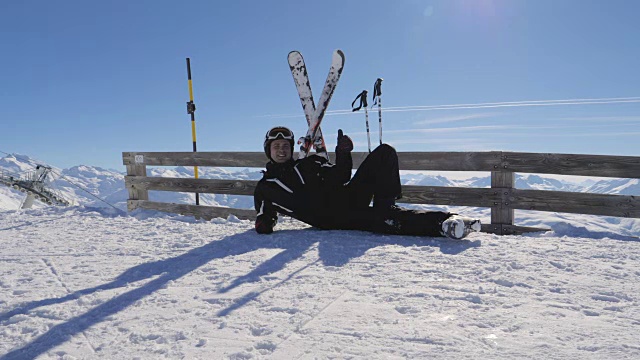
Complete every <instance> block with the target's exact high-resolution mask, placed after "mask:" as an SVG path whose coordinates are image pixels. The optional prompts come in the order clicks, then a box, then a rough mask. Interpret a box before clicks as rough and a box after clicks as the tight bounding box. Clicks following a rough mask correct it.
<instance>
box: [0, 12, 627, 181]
mask: <svg viewBox="0 0 640 360" xmlns="http://www.w3.org/2000/svg"><path fill="white" fill-rule="evenodd" d="M639 13H640V2H637V1H622V0H616V1H590V0H563V1H551V0H535V1H534V0H529V1H524V0H476V1H473V0H466V1H463V0H440V1H436V0H424V1H422V0H413V1H412V0H397V1H376V0H368V1H355V0H341V1H302V0H299V1H275V0H274V1H257V0H255V1H249V0H239V1H184V2H177V1H158V0H153V1H141V0H130V1H56V2H54V1H3V2H0V30H1V31H0V43H1V44H2V55H1V56H0V124H1V125H2V131H0V150H1V151H5V152H11V153H13V152H15V153H20V154H26V155H29V156H31V157H35V158H37V159H40V160H43V161H45V162H47V163H49V164H51V165H54V166H57V167H63V168H65V167H70V166H74V165H79V164H87V165H96V166H101V167H106V168H114V169H117V170H123V169H124V167H123V166H122V160H121V153H122V152H123V151H191V146H192V145H191V127H190V126H191V125H190V117H189V115H188V114H187V113H186V106H185V103H186V101H188V95H189V94H188V87H187V79H186V65H185V58H186V57H190V58H191V63H192V73H193V86H194V96H195V103H196V105H197V111H196V124H197V135H198V150H201V151H261V149H262V140H263V136H264V133H265V132H266V130H267V129H268V128H270V127H271V126H275V125H285V126H288V127H290V128H292V129H293V130H294V132H295V133H296V135H302V133H304V132H305V131H306V123H305V120H304V117H303V112H302V108H301V106H300V102H299V100H298V97H297V93H296V91H295V87H294V85H293V81H292V79H291V75H290V72H289V68H288V66H287V62H286V57H287V54H288V52H289V51H291V50H294V49H295V50H299V51H301V53H302V54H303V56H304V57H305V60H306V63H307V68H308V70H309V74H310V78H311V84H312V87H313V91H314V94H316V98H317V97H318V94H319V93H320V91H321V87H322V85H323V83H324V79H325V77H326V74H327V71H328V67H329V62H330V59H331V52H332V51H333V50H335V49H338V48H339V49H342V50H343V51H344V53H345V55H346V64H345V69H344V72H343V75H342V79H341V81H340V84H339V85H338V87H337V90H336V92H335V94H334V97H333V100H332V102H331V105H330V107H329V110H330V111H333V113H329V115H328V116H327V117H326V118H325V120H324V122H323V126H322V128H323V132H324V133H325V137H326V141H327V143H328V145H329V146H333V145H335V134H336V132H337V129H338V128H342V129H344V131H345V133H346V134H349V135H351V136H352V138H353V139H354V140H355V142H356V151H366V148H367V145H366V143H367V140H366V133H365V131H364V130H365V124H364V114H363V113H356V114H350V113H348V112H347V111H345V112H340V110H349V109H350V105H351V101H352V100H353V98H354V97H355V96H356V95H357V94H358V93H359V92H360V91H361V90H363V89H366V90H368V91H370V92H371V89H372V85H373V83H374V81H375V79H376V78H377V77H382V78H384V79H385V81H384V83H383V104H384V106H385V110H384V112H383V127H384V128H383V140H384V141H385V142H389V143H391V144H392V145H394V146H395V147H396V148H397V149H398V150H400V151H489V150H505V151H527V152H560V153H591V154H616V155H634V156H638V155H639V154H638V153H639V150H640V145H639V144H638V136H639V135H640V130H639V129H640V127H639V126H638V125H640V69H639V65H638V64H639V63H638V60H639V59H640V43H639V42H638V38H639V37H640V22H639V21H638V20H637V16H638V14H639ZM619 98H630V99H626V100H613V101H612V100H597V101H595V102H599V104H587V103H585V102H584V100H581V101H571V102H570V103H571V104H568V103H563V102H560V103H556V106H549V105H550V104H551V103H544V102H540V103H529V105H526V104H524V105H523V104H522V103H521V104H501V105H495V104H494V105H484V106H476V105H472V106H463V107H458V108H454V107H440V105H460V104H487V103H506V102H531V101H543V100H567V99H619ZM620 101H626V102H620ZM591 102H593V101H591ZM534 104H535V105H536V106H531V105H534ZM525 105H526V106H525ZM429 107H431V108H429ZM394 108H395V109H394ZM370 115H371V122H372V130H373V133H372V138H373V140H374V142H375V141H377V137H378V133H377V123H376V121H377V113H376V112H372V113H370Z"/></svg>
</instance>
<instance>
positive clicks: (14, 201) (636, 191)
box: [0, 155, 640, 210]
mask: <svg viewBox="0 0 640 360" xmlns="http://www.w3.org/2000/svg"><path fill="white" fill-rule="evenodd" d="M38 164H42V162H40V161H38V160H35V159H32V158H30V157H28V156H25V155H10V156H7V157H4V158H1V159H0V171H4V172H10V173H13V174H21V173H26V172H28V171H32V170H34V169H35V167H36V166H37V165H38ZM147 174H148V176H154V177H176V178H191V177H193V176H194V173H193V168H192V167H184V166H179V167H174V168H168V167H159V168H148V169H147ZM124 175H125V173H124V172H118V171H116V170H107V169H103V168H100V167H95V166H88V165H79V166H74V167H72V168H69V169H63V170H60V169H57V168H55V167H54V168H53V172H52V179H51V182H50V186H51V187H52V188H53V189H54V190H57V191H59V192H60V193H61V194H62V195H63V196H64V197H65V198H66V199H68V200H71V201H72V202H73V203H75V204H78V205H87V206H95V207H105V206H108V204H111V205H114V206H115V207H117V208H120V209H123V210H124V209H126V201H127V198H128V193H127V191H126V189H125V186H124ZM199 176H200V178H208V179H238V180H259V179H260V178H261V176H262V174H261V172H260V171H258V170H252V169H242V170H238V171H229V170H227V169H223V168H211V167H201V168H199ZM579 179H580V180H577V181H575V182H570V181H567V180H557V179H553V178H550V177H544V176H540V175H534V174H517V175H516V188H519V189H535V190H555V191H575V192H594V193H602V194H623V195H640V184H639V180H638V179H607V180H600V181H597V182H593V181H588V180H589V179H586V180H583V179H581V178H579ZM401 180H402V183H403V184H405V185H422V186H452V187H456V186H460V187H490V186H491V178H490V177H489V176H485V177H473V178H470V179H464V180H457V179H448V178H446V177H444V176H440V175H432V174H422V173H411V174H403V175H402V177H401ZM579 181H582V182H579ZM23 197H24V195H23V194H21V193H20V192H17V191H15V190H13V189H11V188H7V187H2V188H0V209H5V210H12V209H16V208H17V207H18V206H19V204H20V202H21V199H22V198H23ZM149 198H150V199H151V200H155V201H162V202H174V203H194V202H195V195H194V194H191V193H174V192H165V191H150V192H149ZM107 203H108V204H107ZM200 203H201V204H202V205H212V206H229V207H236V208H244V209H250V208H252V207H253V198H252V197H251V196H238V195H224V194H200ZM39 206H42V205H39Z"/></svg>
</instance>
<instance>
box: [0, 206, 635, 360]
mask: <svg viewBox="0 0 640 360" xmlns="http://www.w3.org/2000/svg"><path fill="white" fill-rule="evenodd" d="M277 230H278V231H276V232H275V233H274V234H272V235H257V234H256V233H255V232H254V231H253V226H252V224H251V223H250V222H248V221H238V220H234V219H229V220H222V219H215V220H213V221H211V222H204V221H195V220H193V219H190V218H185V217H180V216H168V215H160V214H157V213H149V212H139V213H135V214H133V216H116V215H114V214H113V213H108V212H104V211H100V212H96V211H94V210H90V209H87V208H83V207H69V208H53V207H50V208H45V209H35V210H28V211H24V212H19V211H4V212H0V243H2V250H1V252H0V264H2V266H0V288H1V289H2V291H0V359H2V360H9V359H31V358H37V359H95V358H101V359H136V358H138V359H165V358H166V359H181V358H185V359H316V358H319V359H452V358H455V359H525V358H539V359H634V358H636V359H637V358H640V343H638V329H639V328H640V297H639V296H640V295H638V294H640V242H639V241H638V240H637V238H636V239H634V238H632V237H629V236H621V235H619V234H616V233H609V232H607V231H604V232H600V233H598V232H592V231H590V230H588V229H573V230H571V229H566V228H565V229H563V230H562V231H564V232H561V233H560V234H559V233H555V232H549V233H546V234H541V235H529V236H504V237H500V236H494V235H489V234H474V235H473V236H472V237H471V238H470V239H469V241H462V242H455V241H449V240H444V239H435V238H420V237H408V236H395V237H394V236H385V235H374V234H368V233H364V232H357V231H351V232H349V231H320V230H315V229H311V228H308V227H307V226H305V225H304V224H301V223H299V222H297V221H293V220H285V221H283V222H282V223H280V224H278V226H277Z"/></svg>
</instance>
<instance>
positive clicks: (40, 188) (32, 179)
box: [0, 165, 71, 209]
mask: <svg viewBox="0 0 640 360" xmlns="http://www.w3.org/2000/svg"><path fill="white" fill-rule="evenodd" d="M50 172H51V167H49V166H44V165H38V166H36V170H35V171H30V172H28V173H26V174H25V175H24V176H20V178H17V179H16V178H15V177H14V176H4V175H3V176H0V182H2V183H3V184H4V185H7V186H11V187H13V188H14V189H16V190H19V191H20V192H23V193H26V194H27V196H26V197H25V199H24V200H23V201H22V205H21V206H20V208H21V209H30V208H31V207H32V206H33V203H34V201H35V200H38V201H40V202H43V203H45V204H47V205H58V206H69V205H71V202H69V201H68V200H66V199H65V198H64V197H62V196H61V195H60V194H59V193H58V192H56V191H54V190H53V189H49V188H48V187H47V186H46V184H45V181H46V180H47V177H48V176H49V173H50Z"/></svg>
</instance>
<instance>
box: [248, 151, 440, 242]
mask: <svg viewBox="0 0 640 360" xmlns="http://www.w3.org/2000/svg"><path fill="white" fill-rule="evenodd" d="M352 167H353V162H352V159H351V152H349V151H338V152H336V164H335V165H334V164H332V163H330V162H329V161H327V160H326V159H325V158H323V157H320V156H317V155H311V156H309V157H306V158H304V159H302V160H297V161H294V160H289V161H288V162H286V163H283V164H278V163H275V162H269V163H268V164H267V171H266V172H264V175H263V177H262V179H261V180H260V181H259V182H258V185H257V187H256V189H255V192H254V202H255V209H256V211H257V213H258V214H257V215H258V216H257V219H256V231H257V232H258V233H265V234H268V233H271V232H272V231H273V227H274V226H275V224H276V221H277V213H280V214H283V215H288V216H291V217H293V218H296V219H298V220H300V221H302V222H305V223H307V224H309V225H311V226H314V227H317V228H321V229H345V230H365V231H372V232H377V233H387V234H404V235H423V236H442V235H441V232H440V231H441V224H442V221H444V220H445V219H446V218H448V217H449V216H451V214H450V213H445V212H428V211H419V210H406V209H401V208H398V207H389V205H391V204H393V202H394V201H395V199H399V198H400V197H401V186H400V172H399V170H398V155H397V154H396V151H395V149H394V148H393V147H391V146H389V145H387V144H382V145H380V146H378V147H377V148H376V149H375V150H374V151H373V152H372V153H371V154H369V155H368V156H367V158H366V159H365V160H364V162H363V163H362V165H360V167H359V168H358V170H357V171H356V174H355V176H354V177H353V179H351V168H352ZM372 199H374V207H371V206H369V205H370V203H371V200H372ZM377 203H385V205H386V206H385V207H384V208H382V209H380V207H379V206H377V205H378V204H377Z"/></svg>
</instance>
